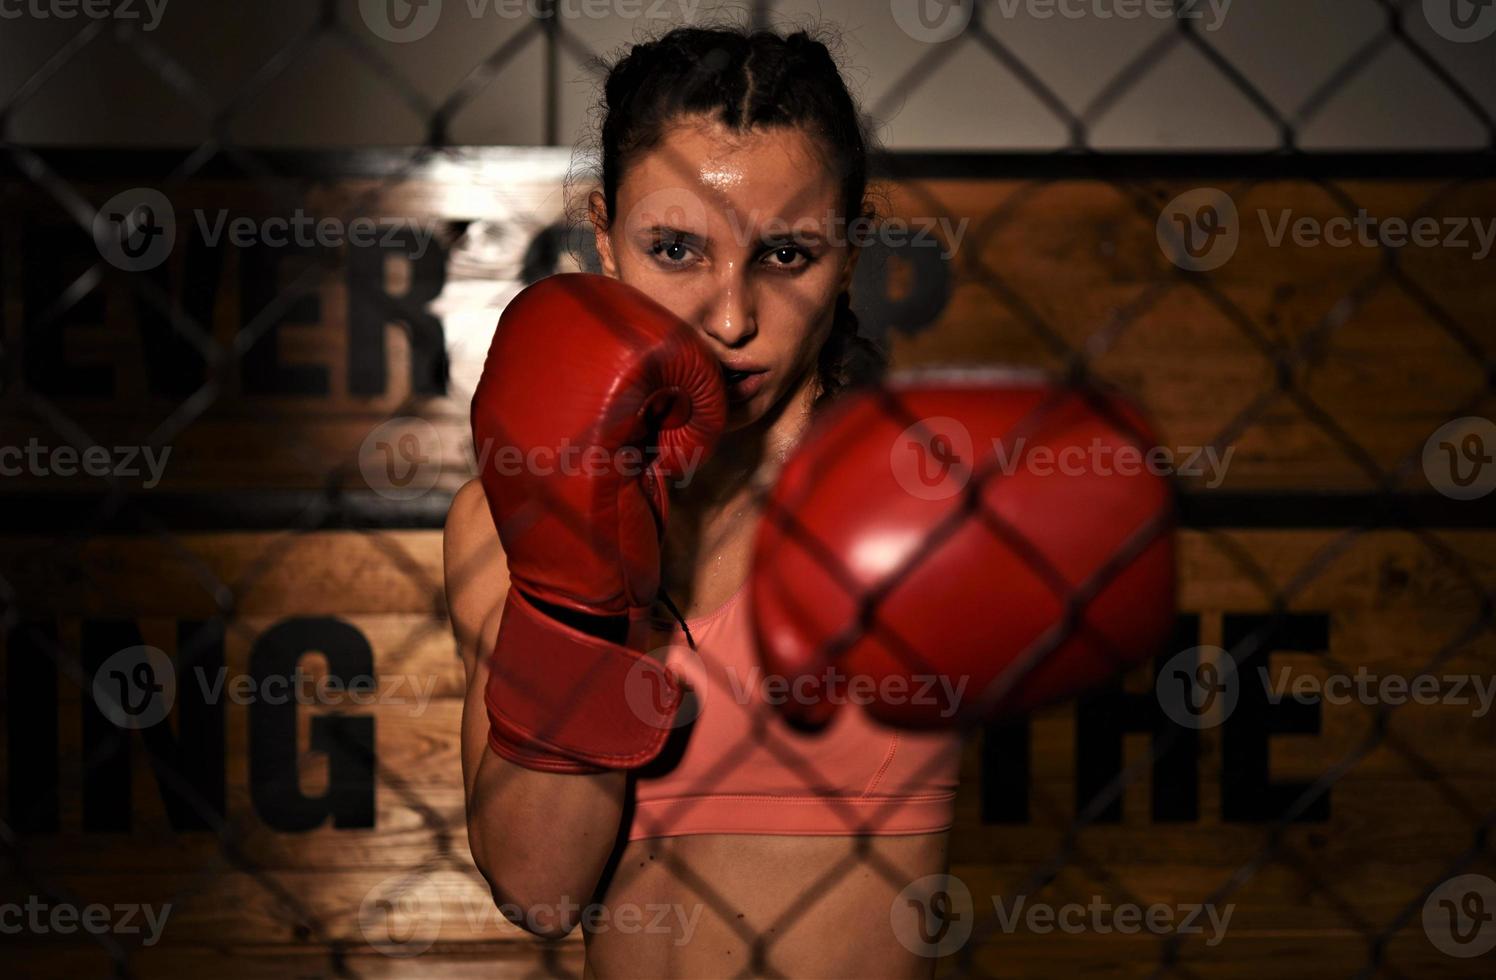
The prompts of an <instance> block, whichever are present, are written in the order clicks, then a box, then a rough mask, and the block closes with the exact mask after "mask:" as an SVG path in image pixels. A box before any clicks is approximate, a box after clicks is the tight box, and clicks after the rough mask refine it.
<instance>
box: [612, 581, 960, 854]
mask: <svg viewBox="0 0 1496 980" xmlns="http://www.w3.org/2000/svg"><path fill="white" fill-rule="evenodd" d="M747 592H748V587H747V586H746V585H745V586H744V587H743V588H741V589H739V590H738V592H737V594H736V595H734V596H733V597H732V598H731V599H729V600H728V601H727V603H726V604H725V605H723V606H722V607H721V608H720V609H718V610H717V611H716V612H713V613H711V614H709V615H707V616H703V617H701V618H700V619H693V620H688V621H687V625H688V626H689V627H690V629H691V636H692V638H694V639H695V641H696V650H695V651H694V652H693V651H692V650H691V649H690V647H689V646H687V644H686V638H685V634H684V632H683V631H682V630H681V629H680V627H679V626H676V627H675V630H674V632H673V633H672V634H671V636H670V639H669V643H670V649H669V654H668V656H667V658H666V659H667V662H669V663H671V664H672V665H673V666H675V668H676V669H677V670H678V671H680V672H681V674H682V675H683V676H684V678H685V679H686V680H687V682H688V683H689V685H690V687H691V689H692V691H693V692H694V697H693V699H688V700H687V701H686V702H685V703H684V704H683V705H682V706H681V713H680V715H679V716H678V718H677V723H678V724H679V725H681V727H682V729H683V730H680V731H676V732H674V733H672V738H671V740H670V742H669V743H667V745H666V748H665V751H664V753H662V755H661V757H660V758H659V759H656V760H655V761H654V762H653V763H651V764H650V765H649V766H648V767H646V768H644V769H641V770H639V771H638V774H637V778H636V779H635V781H634V798H633V807H632V812H631V813H628V812H627V811H626V813H625V819H627V820H629V821H630V823H629V831H628V839H629V840H642V839H645V838H649V837H679V836H684V835H687V834H782V835H795V836H803V835H822V836H834V835H860V834H927V833H936V832H939V831H944V830H948V829H949V828H950V826H951V821H952V815H953V811H954V803H955V797H956V779H957V769H958V766H959V764H960V753H961V738H960V736H959V735H957V734H953V733H948V732H933V733H932V732H911V731H906V730H902V729H895V728H890V727H888V726H886V725H883V724H880V723H879V722H877V721H875V720H873V719H872V718H870V717H869V716H868V715H867V713H866V712H864V711H863V710H862V709H861V708H860V707H859V706H857V705H856V704H845V705H843V706H842V708H841V710H839V711H837V712H836V713H835V714H834V715H833V716H832V720H831V722H830V723H829V724H827V725H826V726H825V727H824V728H822V729H821V730H819V731H801V730H799V729H796V728H793V727H792V726H790V725H789V724H788V723H786V722H785V721H784V719H783V718H782V717H781V716H780V714H779V713H778V711H777V709H776V708H775V707H774V705H773V703H771V702H772V700H773V699H774V698H778V697H784V696H786V695H787V690H786V689H787V685H785V684H784V683H783V682H782V681H780V682H778V683H775V680H777V679H769V678H767V677H766V674H765V671H764V668H763V667H762V665H761V664H760V663H759V660H758V657H757V656H756V654H755V650H754V646H755V644H754V638H753V629H752V625H751V623H750V621H749V616H748V609H749V604H748V600H747Z"/></svg>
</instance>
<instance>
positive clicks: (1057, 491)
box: [751, 372, 1174, 728]
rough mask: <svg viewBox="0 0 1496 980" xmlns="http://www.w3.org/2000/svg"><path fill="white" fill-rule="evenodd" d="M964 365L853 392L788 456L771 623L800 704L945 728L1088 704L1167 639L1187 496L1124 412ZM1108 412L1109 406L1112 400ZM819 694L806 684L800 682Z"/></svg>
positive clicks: (775, 499) (761, 549)
mask: <svg viewBox="0 0 1496 980" xmlns="http://www.w3.org/2000/svg"><path fill="white" fill-rule="evenodd" d="M1091 399H1092V400H1093V401H1094V404H1093V401H1088V400H1087V398H1086V396H1085V395H1083V394H1081V393H1080V392H1078V391H1074V390H1070V389H1060V388H1056V387H1053V386H1050V385H1047V384H1045V383H1043V382H1042V380H1037V379H1026V378H1024V377H1022V376H1015V375H1013V374H998V373H996V372H991V373H977V372H953V373H951V374H948V375H945V376H943V377H942V376H940V375H934V376H926V377H924V378H917V379H910V380H909V381H906V382H904V383H896V384H895V385H894V386H893V387H891V388H890V389H888V390H884V391H871V392H864V393H860V394H857V395H853V396H850V397H848V398H847V399H846V400H845V401H844V402H843V403H842V404H839V405H836V406H835V407H833V408H832V409H831V410H830V412H829V413H828V415H827V416H826V417H825V418H824V419H822V420H820V423H819V424H818V425H816V426H815V427H813V429H812V432H811V433H810V435H809V436H808V438H807V439H806V441H805V442H804V443H803V444H802V445H801V446H800V447H799V449H798V450H797V452H796V454H795V455H794V456H793V457H791V459H790V461H789V462H788V463H787V464H786V466H785V469H784V472H783V474H782V475H781V478H780V480H779V482H778V484H777V486H776V487H775V489H774V491H773V493H772V494H771V496H770V498H769V501H768V506H767V511H766V513H765V517H764V521H763V524H762V526H761V527H760V529H759V533H758V537H757V540H756V541H755V555H754V567H753V573H752V575H753V578H752V582H753V587H752V591H751V597H752V604H753V618H754V622H755V626H756V629H757V633H758V642H759V649H760V652H761V655H762V657H763V659H764V661H765V665H766V667H767V669H768V670H769V672H770V673H771V674H778V675H783V676H785V677H787V678H788V679H789V680H790V681H791V684H790V688H789V689H790V691H792V692H797V694H799V695H801V696H796V697H792V698H791V699H790V700H789V702H787V703H786V705H785V710H786V712H787V713H789V714H790V715H791V716H792V717H795V718H797V719H798V720H801V721H806V722H811V723H818V722H824V721H825V720H826V719H827V718H828V717H829V716H830V714H831V712H832V711H833V710H834V709H835V707H836V706H837V704H839V703H842V702H844V701H847V700H853V701H857V702H858V703H862V704H865V705H866V706H867V708H868V710H869V712H870V713H871V714H872V715H873V716H874V717H876V718H878V719H880V720H882V721H884V722H887V723H890V724H898V725H905V726H909V727H919V728H926V727H942V726H956V725H960V724H965V723H970V722H972V721H975V720H977V719H981V718H986V719H992V718H1001V717H1011V716H1015V715H1019V714H1022V713H1026V712H1028V711H1030V710H1032V709H1033V708H1036V707H1039V706H1042V705H1045V704H1048V703H1051V702H1054V701H1058V700H1061V699H1063V698H1067V697H1070V696H1073V695H1075V694H1077V693H1079V692H1080V691H1082V690H1084V689H1086V688H1089V687H1092V686H1094V685H1096V684H1098V683H1100V682H1102V681H1104V680H1106V679H1107V678H1109V677H1111V676H1113V675H1115V674H1116V673H1118V672H1120V671H1122V670H1123V669H1124V668H1126V667H1128V666H1131V665H1133V664H1135V663H1138V662H1139V661H1142V660H1145V659H1147V658H1149V657H1151V656H1153V655H1154V654H1155V653H1157V652H1158V651H1159V650H1160V649H1162V647H1163V644H1164V643H1165V642H1166V641H1167V639H1168V635H1169V632H1170V630H1171V629H1172V626H1173V622H1174V550H1173V541H1172V516H1173V506H1172V495H1171V493H1170V488H1169V486H1168V483H1167V482H1166V481H1165V480H1164V479H1163V478H1162V477H1161V476H1159V475H1157V474H1156V473H1153V472H1150V471H1149V469H1148V468H1147V467H1146V466H1145V465H1144V463H1145V458H1146V454H1147V452H1148V450H1149V449H1150V448H1152V447H1153V445H1154V442H1153V438H1152V436H1151V435H1149V434H1148V430H1147V429H1146V427H1145V426H1144V424H1143V422H1142V420H1141V418H1140V417H1139V416H1138V415H1137V413H1136V412H1135V411H1133V410H1132V409H1131V408H1130V407H1128V406H1127V405H1125V404H1124V403H1122V402H1121V401H1120V400H1118V399H1116V398H1114V397H1110V396H1102V395H1097V394H1095V393H1092V395H1091ZM1098 406H1099V407H1098ZM797 683H798V685H799V686H798V687H796V686H795V685H796V684H797Z"/></svg>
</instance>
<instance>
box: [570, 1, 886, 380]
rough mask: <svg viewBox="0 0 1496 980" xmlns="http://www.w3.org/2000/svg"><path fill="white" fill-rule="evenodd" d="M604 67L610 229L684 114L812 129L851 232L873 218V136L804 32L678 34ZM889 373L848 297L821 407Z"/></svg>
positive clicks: (737, 125) (829, 353)
mask: <svg viewBox="0 0 1496 980" xmlns="http://www.w3.org/2000/svg"><path fill="white" fill-rule="evenodd" d="M605 67H606V69H607V81H606V83H605V84H604V88H603V101H602V104H601V106H600V107H599V110H600V114H601V117H602V125H601V127H600V133H599V137H598V139H599V143H600V146H599V147H598V150H597V157H598V163H599V164H600V169H601V173H600V174H599V175H598V177H599V178H600V183H601V191H602V196H603V201H604V202H605V206H606V208H607V214H608V220H610V221H611V220H613V218H614V216H615V215H616V214H617V203H618V184H619V181H620V179H621V177H622V175H623V172H624V170H625V169H626V168H627V167H628V166H629V164H630V163H631V162H632V161H633V160H634V159H635V158H636V157H637V156H638V155H639V154H641V153H644V152H647V151H649V150H650V149H652V148H654V147H655V146H657V145H659V143H660V142H661V141H662V140H663V139H664V136H665V133H666V131H667V130H668V129H669V127H670V126H671V125H672V123H674V121H675V120H676V119H677V118H678V117H679V116H681V115H705V116H709V117H711V118H714V119H716V120H718V121H720V122H721V123H722V124H723V125H725V126H727V127H728V128H729V129H731V130H734V131H739V132H742V131H747V130H750V129H753V128H756V127H775V126H784V127H799V128H804V129H806V130H808V131H809V132H811V133H812V134H814V135H815V137H816V139H817V142H818V144H819V145H820V146H821V148H822V151H823V154H824V157H825V159H826V162H827V165H828V166H830V167H832V168H833V169H832V172H833V173H835V174H839V175H840V177H841V185H842V194H841V202H840V203H841V208H842V211H841V213H842V215H843V216H844V217H845V219H846V220H847V221H848V223H849V224H850V223H851V222H852V221H854V220H856V219H859V218H860V219H865V220H871V219H872V218H873V217H874V216H875V212H874V210H873V209H872V208H871V206H870V204H869V201H868V155H869V144H870V143H871V140H872V137H871V132H870V129H869V127H868V126H867V125H866V123H865V121H864V119H863V116H862V113H861V112H860V111H859V110H858V108H857V104H856V102H855V101H854V100H853V98H852V95H851V93H850V92H849V91H848V89H847V84H846V81H845V80H844V79H843V78H842V74H841V70H840V69H839V68H838V67H837V64H836V61H835V59H834V58H833V57H832V56H831V51H830V50H829V49H828V48H827V47H826V45H825V43H823V42H822V41H819V40H817V39H815V38H813V37H811V36H810V35H809V34H807V33H806V32H805V31H796V32H795V33H793V34H790V35H788V36H785V35H781V34H778V33H775V32H773V31H766V30H750V29H747V28H734V27H718V28H699V27H678V28H676V29H674V30H672V31H670V32H669V33H667V34H665V35H663V36H662V37H660V38H658V39H656V40H654V41H648V42H645V43H641V44H636V45H634V46H633V48H632V49H631V50H630V51H629V52H628V54H626V55H625V56H624V57H623V58H621V59H619V60H618V61H616V62H614V63H613V64H612V65H609V66H605ZM886 365H887V358H886V357H885V356H884V354H883V352H882V351H881V350H879V349H878V348H877V347H876V346H875V345H874V344H873V343H872V342H871V341H869V340H867V339H866V338H864V337H862V336H860V335H859V333H858V323H857V315H856V314H855V313H853V312H852V300H851V296H850V295H849V294H848V293H847V292H846V291H843V292H842V294H841V295H840V296H839V297H837V301H836V311H835V314H834V317H833V322H832V327H831V334H830V336H829V338H828V339H827V341H826V345H825V346H824V347H823V348H822V349H821V354H820V359H819V362H818V365H817V372H818V375H819V381H820V389H821V390H820V396H819V401H825V400H826V399H829V398H831V397H834V396H835V395H836V394H837V393H838V392H840V391H843V390H845V389H847V388H848V387H852V386H855V385H858V384H863V383H867V382H869V381H872V380H875V379H876V378H877V377H878V376H879V375H880V374H881V373H882V372H883V370H884V368H885V367H886Z"/></svg>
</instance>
